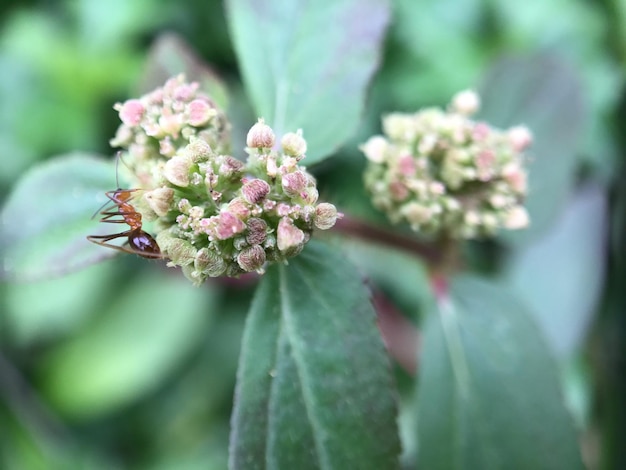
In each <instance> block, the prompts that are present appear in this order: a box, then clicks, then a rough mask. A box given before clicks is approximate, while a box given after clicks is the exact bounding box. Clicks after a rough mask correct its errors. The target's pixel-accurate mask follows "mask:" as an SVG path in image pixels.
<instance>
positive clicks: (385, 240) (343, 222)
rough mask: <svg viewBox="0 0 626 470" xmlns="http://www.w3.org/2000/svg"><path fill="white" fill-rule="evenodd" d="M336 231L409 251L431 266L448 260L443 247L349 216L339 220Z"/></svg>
mask: <svg viewBox="0 0 626 470" xmlns="http://www.w3.org/2000/svg"><path fill="white" fill-rule="evenodd" d="M334 230H335V231H338V232H340V233H342V234H345V235H350V236H353V237H357V238H360V239H362V240H368V241H371V242H375V243H381V244H383V245H387V246H390V247H392V248H397V249H400V250H403V251H407V252H409V253H412V254H414V255H416V256H417V257H419V258H422V259H423V260H424V261H426V262H427V263H428V264H430V265H431V266H438V265H440V264H441V263H442V262H443V261H444V259H445V258H446V254H445V250H442V247H440V246H439V245H438V244H431V243H424V242H420V241H418V240H415V239H413V238H410V237H407V236H405V235H400V234H398V233H395V232H392V231H391V230H387V229H385V228H381V227H377V226H375V225H372V224H370V223H368V222H364V221H362V220H357V219H354V218H351V217H349V216H347V215H344V217H343V218H342V219H339V220H337V222H336V224H335V227H334Z"/></svg>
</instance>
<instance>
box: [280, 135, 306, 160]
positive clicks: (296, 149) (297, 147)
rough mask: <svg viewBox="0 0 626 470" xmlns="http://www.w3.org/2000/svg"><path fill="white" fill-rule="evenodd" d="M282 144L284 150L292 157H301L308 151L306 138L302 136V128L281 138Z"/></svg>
mask: <svg viewBox="0 0 626 470" xmlns="http://www.w3.org/2000/svg"><path fill="white" fill-rule="evenodd" d="M280 144H281V145H282V147H283V151H284V152H285V153H286V154H287V155H290V156H292V157H299V156H301V155H304V154H305V153H306V140H304V137H302V130H301V129H300V130H298V132H297V133H295V132H288V133H287V134H285V135H284V136H283V138H282V139H281V140H280Z"/></svg>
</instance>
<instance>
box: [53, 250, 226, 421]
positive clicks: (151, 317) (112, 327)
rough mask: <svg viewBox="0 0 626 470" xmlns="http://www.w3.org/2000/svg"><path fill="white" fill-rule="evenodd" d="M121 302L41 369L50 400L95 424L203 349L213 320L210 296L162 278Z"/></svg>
mask: <svg viewBox="0 0 626 470" xmlns="http://www.w3.org/2000/svg"><path fill="white" fill-rule="evenodd" d="M153 263H154V264H157V263H158V262H157V261H153ZM116 296H117V298H116V299H115V302H114V304H113V305H112V306H111V307H110V308H109V309H108V310H107V311H106V312H105V313H104V315H102V317H101V318H100V319H99V321H98V322H96V323H94V324H92V325H90V326H89V327H86V328H85V329H84V330H83V331H82V333H81V335H80V336H76V337H75V338H74V339H72V340H70V341H67V342H66V343H63V344H60V345H59V346H58V347H57V348H55V349H54V350H52V351H51V352H50V353H49V354H48V355H47V357H46V358H45V359H44V360H43V362H42V366H41V370H40V376H41V377H42V380H43V390H44V393H45V395H46V396H47V397H48V399H49V400H50V401H51V402H52V403H53V404H54V405H55V407H56V408H57V409H58V410H59V411H60V412H62V413H63V414H66V415H69V416H71V417H73V418H76V419H88V418H93V417H94V416H100V415H102V414H105V413H110V412H112V411H116V410H119V408H120V407H122V406H125V405H128V404H129V403H131V402H132V401H133V400H136V399H138V398H139V397H141V396H143V395H145V394H146V393H148V392H150V391H153V390H154V389H155V388H156V387H158V386H160V385H161V384H163V382H164V381H165V380H166V379H167V377H168V375H169V374H171V373H172V372H173V371H174V370H176V368H177V367H178V366H179V364H180V362H181V361H182V360H183V359H185V358H186V356H187V354H189V352H190V351H191V350H193V348H195V347H197V345H198V344H199V341H201V339H202V338H203V336H204V335H206V334H207V328H208V324H209V320H210V318H211V317H212V315H213V308H212V307H213V305H214V303H213V296H212V293H211V291H210V290H207V289H197V288H194V287H193V286H192V285H191V284H190V283H189V282H188V281H186V280H184V279H183V278H182V277H180V276H176V277H170V276H168V275H166V274H165V273H163V272H155V273H153V274H151V275H147V274H144V275H142V276H141V277H139V278H137V279H136V280H133V282H130V283H129V284H128V286H127V288H126V289H125V290H123V291H122V292H117V293H116ZM206 393H211V392H210V390H208V391H206Z"/></svg>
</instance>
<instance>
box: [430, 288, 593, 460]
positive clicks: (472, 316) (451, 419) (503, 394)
mask: <svg viewBox="0 0 626 470" xmlns="http://www.w3.org/2000/svg"><path fill="white" fill-rule="evenodd" d="M418 442H419V462H418V463H419V468H427V469H429V470H439V469H445V470H454V469H474V468H476V469H478V468H479V469H481V470H496V469H503V468H506V469H512V470H535V469H539V468H541V469H542V470H552V469H553V470H561V469H565V468H567V469H571V470H574V469H582V468H583V466H582V463H581V459H580V454H579V449H578V447H577V436H576V432H575V430H574V427H573V423H572V419H571V416H570V415H569V413H568V411H567V410H566V408H565V406H564V404H563V399H562V396H561V390H560V386H559V381H558V371H557V368H556V367H555V364H554V361H553V358H552V357H551V355H550V351H549V350H548V348H547V346H546V345H545V343H544V341H543V338H542V337H541V335H540V333H539V331H538V329H537V328H536V326H535V325H534V323H533V322H532V321H531V318H530V317H529V315H528V314H527V313H526V312H525V311H524V309H523V308H522V307H521V306H520V305H519V304H518V302H517V301H516V299H515V297H513V296H512V295H511V294H509V293H507V292H506V291H505V290H503V288H501V287H499V286H496V285H493V284H490V283H487V282H485V281H480V280H478V279H472V278H470V277H466V278H461V279H458V280H457V281H455V282H454V283H453V285H452V289H451V297H449V298H443V299H440V300H439V302H438V308H437V309H436V311H435V312H433V313H432V314H431V315H430V316H429V318H428V319H427V323H426V327H425V331H424V343H423V348H422V353H421V361H420V382H419V393H418Z"/></svg>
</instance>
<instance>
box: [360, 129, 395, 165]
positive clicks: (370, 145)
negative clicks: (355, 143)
mask: <svg viewBox="0 0 626 470" xmlns="http://www.w3.org/2000/svg"><path fill="white" fill-rule="evenodd" d="M388 145H389V144H388V143H387V140H386V139H385V138H384V137H382V136H380V135H375V136H373V137H370V138H369V139H368V141H367V142H365V143H364V144H363V145H361V147H360V148H361V151H362V152H363V153H364V154H365V156H366V157H367V159H368V160H370V161H372V162H374V163H382V162H384V161H385V152H386V151H387V146H388Z"/></svg>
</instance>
